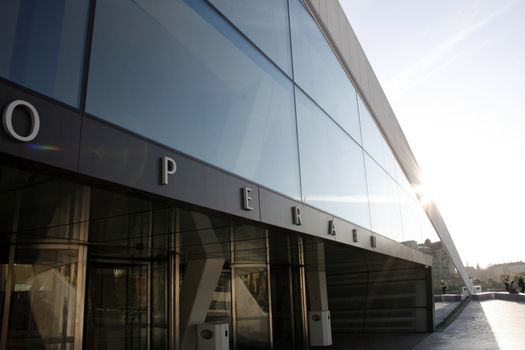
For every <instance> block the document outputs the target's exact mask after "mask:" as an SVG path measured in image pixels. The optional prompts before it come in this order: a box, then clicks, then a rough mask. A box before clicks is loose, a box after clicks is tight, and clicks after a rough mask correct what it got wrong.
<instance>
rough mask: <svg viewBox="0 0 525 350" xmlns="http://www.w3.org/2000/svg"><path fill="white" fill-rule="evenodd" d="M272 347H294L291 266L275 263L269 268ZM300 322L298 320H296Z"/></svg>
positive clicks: (285, 349) (284, 348)
mask: <svg viewBox="0 0 525 350" xmlns="http://www.w3.org/2000/svg"><path fill="white" fill-rule="evenodd" d="M270 271H271V274H270V278H271V287H272V325H273V348H274V349H283V350H288V349H293V348H294V336H295V329H294V314H293V304H292V302H293V296H292V285H291V283H292V279H291V267H290V266H285V265H275V266H272V267H271V269H270ZM297 322H300V320H297Z"/></svg>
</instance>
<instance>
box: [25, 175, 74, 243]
mask: <svg viewBox="0 0 525 350" xmlns="http://www.w3.org/2000/svg"><path fill="white" fill-rule="evenodd" d="M81 189H82V187H81V186H79V185H77V184H73V183H69V182H65V181H61V180H54V181H48V182H41V183H34V184H33V185H30V186H29V185H28V186H27V187H25V188H24V189H22V190H21V191H20V194H19V196H20V218H21V219H20V221H19V223H18V232H17V241H18V242H35V241H41V240H48V239H52V240H54V239H56V240H68V241H76V240H77V239H78V238H79V233H80V226H81V223H80V219H79V216H78V215H79V213H80V205H81V203H80V200H81V193H82V192H81Z"/></svg>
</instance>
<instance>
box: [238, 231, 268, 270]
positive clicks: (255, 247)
mask: <svg viewBox="0 0 525 350" xmlns="http://www.w3.org/2000/svg"><path fill="white" fill-rule="evenodd" d="M233 230H234V231H233V234H234V236H233V237H234V239H235V263H236V264H243V263H261V264H265V263H266V260H267V258H266V232H265V229H264V228H262V227H257V226H250V225H241V224H235V225H234V227H233Z"/></svg>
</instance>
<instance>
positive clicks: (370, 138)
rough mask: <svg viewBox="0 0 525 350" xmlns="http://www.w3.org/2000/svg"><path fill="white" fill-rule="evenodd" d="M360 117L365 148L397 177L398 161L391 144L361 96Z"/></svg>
mask: <svg viewBox="0 0 525 350" xmlns="http://www.w3.org/2000/svg"><path fill="white" fill-rule="evenodd" d="M359 117H360V119H361V132H362V135H363V147H364V149H365V150H366V151H367V152H368V153H369V154H370V155H371V156H372V157H373V158H374V159H375V160H376V161H377V162H378V163H379V164H380V165H381V166H382V167H383V168H384V169H385V170H386V171H387V172H388V173H389V174H390V175H391V176H392V177H394V178H395V176H396V170H395V165H396V163H397V161H396V159H395V157H394V154H393V153H392V150H391V149H390V146H388V144H387V142H386V140H385V138H384V137H383V134H382V133H381V131H380V130H379V126H377V124H376V122H375V120H374V118H373V117H372V115H371V114H370V112H369V111H368V108H367V107H366V106H365V104H364V102H363V100H361V98H360V97H359Z"/></svg>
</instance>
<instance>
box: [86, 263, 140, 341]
mask: <svg viewBox="0 0 525 350" xmlns="http://www.w3.org/2000/svg"><path fill="white" fill-rule="evenodd" d="M88 278H89V281H90V283H89V289H88V292H87V296H86V298H87V304H86V336H85V339H86V340H85V342H86V348H87V349H93V350H95V349H108V348H112V349H123V350H124V349H125V350H141V349H147V348H148V346H147V333H148V268H147V265H124V264H111V265H110V264H96V265H95V264H94V265H92V266H91V267H90V272H89V275H88Z"/></svg>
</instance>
